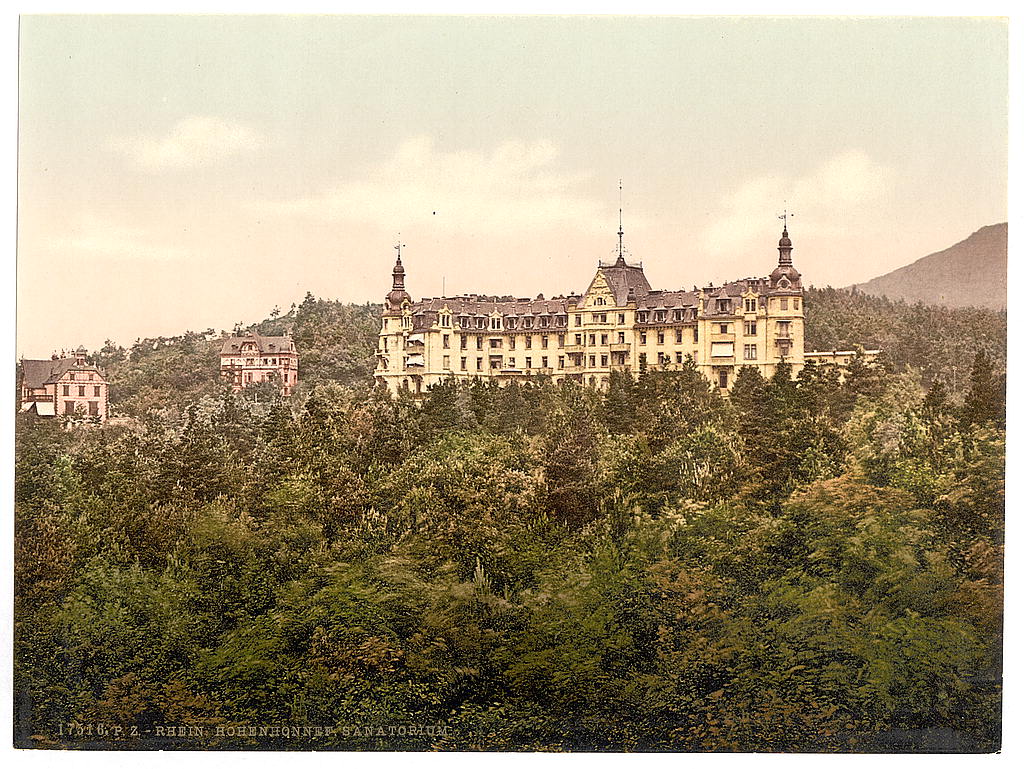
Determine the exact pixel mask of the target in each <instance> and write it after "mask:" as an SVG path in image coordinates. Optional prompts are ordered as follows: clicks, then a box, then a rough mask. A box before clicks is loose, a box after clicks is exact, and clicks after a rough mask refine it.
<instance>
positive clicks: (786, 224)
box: [779, 201, 796, 234]
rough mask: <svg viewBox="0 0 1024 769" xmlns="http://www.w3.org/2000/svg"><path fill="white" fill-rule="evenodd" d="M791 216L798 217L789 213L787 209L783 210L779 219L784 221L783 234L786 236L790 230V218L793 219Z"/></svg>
mask: <svg viewBox="0 0 1024 769" xmlns="http://www.w3.org/2000/svg"><path fill="white" fill-rule="evenodd" d="M783 205H785V201H783ZM791 216H796V214H791V213H789V210H788V209H786V208H783V209H782V215H781V216H780V217H779V218H780V219H781V220H782V232H783V234H785V233H786V230H787V229H789V217H791Z"/></svg>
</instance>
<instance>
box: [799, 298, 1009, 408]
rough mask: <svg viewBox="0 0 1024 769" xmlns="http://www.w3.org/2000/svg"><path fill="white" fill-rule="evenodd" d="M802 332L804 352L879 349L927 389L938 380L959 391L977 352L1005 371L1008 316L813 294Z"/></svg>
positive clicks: (975, 310)
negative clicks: (917, 376)
mask: <svg viewBox="0 0 1024 769" xmlns="http://www.w3.org/2000/svg"><path fill="white" fill-rule="evenodd" d="M805 304H806V307H807V320H806V325H805V327H804V334H805V346H806V348H807V349H808V350H849V349H853V348H854V347H856V346H857V345H861V346H863V347H864V348H865V349H881V350H883V351H884V352H885V357H886V358H887V359H888V360H889V361H890V362H891V363H892V364H893V365H894V366H895V367H896V368H897V370H903V369H904V368H905V367H907V366H910V367H911V368H912V369H915V370H917V371H918V372H919V373H920V376H921V380H922V382H923V383H924V384H925V385H926V386H927V385H930V384H931V382H932V381H934V380H935V379H936V378H939V379H943V380H944V381H945V382H946V384H947V385H949V386H950V387H954V386H955V389H957V390H960V391H963V389H964V388H965V387H966V386H967V381H966V375H967V372H969V371H970V369H971V365H972V363H973V361H974V356H975V354H976V353H977V352H978V350H984V351H985V352H986V353H987V354H988V356H989V358H990V359H991V360H992V361H993V362H994V364H995V365H996V367H997V368H999V369H1002V368H1005V366H1006V311H1005V310H998V311H997V310H987V309H981V308H977V307H961V308H950V307H941V306H938V305H927V304H922V303H920V302H917V303H915V304H907V303H906V302H903V301H893V300H891V299H887V298H885V297H877V296H869V295H867V294H864V293H862V292H861V291H859V290H850V289H834V288H824V289H816V288H811V289H809V290H808V291H807V292H806V302H805Z"/></svg>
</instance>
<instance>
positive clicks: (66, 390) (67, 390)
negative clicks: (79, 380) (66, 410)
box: [64, 385, 71, 395]
mask: <svg viewBox="0 0 1024 769" xmlns="http://www.w3.org/2000/svg"><path fill="white" fill-rule="evenodd" d="M64 394H65V395H71V385H64Z"/></svg>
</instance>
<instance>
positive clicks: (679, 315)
mask: <svg viewBox="0 0 1024 769" xmlns="http://www.w3.org/2000/svg"><path fill="white" fill-rule="evenodd" d="M682 319H683V311H682V310H673V311H672V320H682Z"/></svg>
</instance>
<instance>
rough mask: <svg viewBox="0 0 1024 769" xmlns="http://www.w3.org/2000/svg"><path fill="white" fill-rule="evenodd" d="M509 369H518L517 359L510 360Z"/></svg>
mask: <svg viewBox="0 0 1024 769" xmlns="http://www.w3.org/2000/svg"><path fill="white" fill-rule="evenodd" d="M508 367H509V368H515V367H516V359H515V358H509V359H508Z"/></svg>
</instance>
